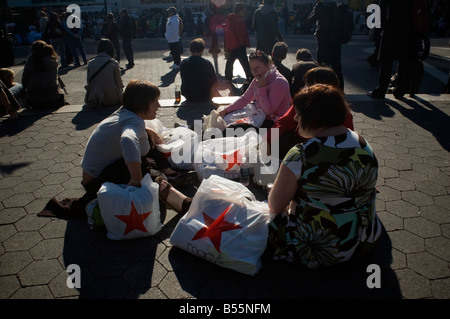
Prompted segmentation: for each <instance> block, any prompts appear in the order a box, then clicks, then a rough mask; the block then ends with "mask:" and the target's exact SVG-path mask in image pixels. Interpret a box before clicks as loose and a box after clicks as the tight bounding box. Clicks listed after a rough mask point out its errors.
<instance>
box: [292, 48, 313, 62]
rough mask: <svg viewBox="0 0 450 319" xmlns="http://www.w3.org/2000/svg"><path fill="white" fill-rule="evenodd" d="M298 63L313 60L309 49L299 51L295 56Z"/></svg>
mask: <svg viewBox="0 0 450 319" xmlns="http://www.w3.org/2000/svg"><path fill="white" fill-rule="evenodd" d="M295 59H296V60H297V61H308V60H311V59H312V55H311V51H309V50H308V49H298V50H297V54H296V56H295Z"/></svg>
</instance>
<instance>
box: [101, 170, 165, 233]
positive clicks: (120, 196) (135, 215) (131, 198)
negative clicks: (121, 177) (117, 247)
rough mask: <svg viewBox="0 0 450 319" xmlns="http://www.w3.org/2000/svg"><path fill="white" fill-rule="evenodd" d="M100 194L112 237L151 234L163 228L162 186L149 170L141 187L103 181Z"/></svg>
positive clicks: (104, 217) (105, 220) (102, 210)
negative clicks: (161, 208)
mask: <svg viewBox="0 0 450 319" xmlns="http://www.w3.org/2000/svg"><path fill="white" fill-rule="evenodd" d="M97 198H98V204H99V206H100V213H101V215H102V219H103V222H104V224H105V226H106V229H107V230H108V233H107V237H108V238H109V239H112V240H122V239H132V238H139V237H147V236H151V235H154V234H156V233H157V232H158V231H160V230H161V227H162V224H161V213H160V210H159V186H158V184H157V183H155V182H153V181H152V178H151V177H150V175H149V174H146V175H145V176H144V178H143V179H142V181H141V187H135V186H128V185H118V184H114V183H109V182H106V183H103V184H102V186H101V187H100V189H99V191H98V192H97Z"/></svg>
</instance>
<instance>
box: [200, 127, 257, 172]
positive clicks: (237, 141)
mask: <svg viewBox="0 0 450 319" xmlns="http://www.w3.org/2000/svg"><path fill="white" fill-rule="evenodd" d="M259 139H260V137H259V135H258V133H256V132H255V131H254V130H251V131H249V132H247V133H245V134H244V135H243V136H241V137H222V138H215V139H210V140H205V141H202V142H200V143H198V145H197V147H196V149H195V151H194V165H193V166H194V169H195V171H196V172H197V175H198V177H199V179H200V180H202V179H203V178H204V176H205V170H206V169H207V170H208V171H210V173H209V174H207V175H208V176H209V175H211V174H216V175H220V176H224V174H227V175H233V173H236V174H238V173H239V170H240V165H241V163H242V159H243V158H244V157H245V158H246V159H247V162H248V164H249V167H250V168H252V167H253V166H255V165H256V163H257V160H258V159H257V154H258V144H259ZM211 171H215V172H211Z"/></svg>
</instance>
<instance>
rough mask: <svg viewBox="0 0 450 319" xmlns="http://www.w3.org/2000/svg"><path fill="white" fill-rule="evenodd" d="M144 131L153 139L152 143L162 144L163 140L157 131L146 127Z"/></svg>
mask: <svg viewBox="0 0 450 319" xmlns="http://www.w3.org/2000/svg"><path fill="white" fill-rule="evenodd" d="M145 131H146V132H147V135H148V137H150V139H151V140H152V141H153V143H154V144H162V143H163V140H162V138H161V136H160V135H159V134H158V132H157V131H156V130H154V129H152V128H146V129H145Z"/></svg>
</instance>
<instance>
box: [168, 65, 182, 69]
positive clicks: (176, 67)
mask: <svg viewBox="0 0 450 319" xmlns="http://www.w3.org/2000/svg"><path fill="white" fill-rule="evenodd" d="M170 68H171V69H172V70H178V69H179V68H180V66H179V65H178V64H174V65H172V66H171V67H170Z"/></svg>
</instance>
